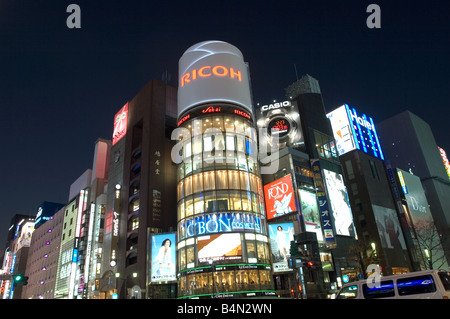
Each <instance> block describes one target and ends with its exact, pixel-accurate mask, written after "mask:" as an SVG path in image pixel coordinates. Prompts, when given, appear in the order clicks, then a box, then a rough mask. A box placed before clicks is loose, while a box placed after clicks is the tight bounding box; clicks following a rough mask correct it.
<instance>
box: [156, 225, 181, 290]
mask: <svg viewBox="0 0 450 319" xmlns="http://www.w3.org/2000/svg"><path fill="white" fill-rule="evenodd" d="M175 246H176V242H175V233H168V234H157V235H151V251H152V255H151V256H152V259H151V263H152V264H151V281H152V282H160V281H173V280H176V263H175V257H176V252H175Z"/></svg>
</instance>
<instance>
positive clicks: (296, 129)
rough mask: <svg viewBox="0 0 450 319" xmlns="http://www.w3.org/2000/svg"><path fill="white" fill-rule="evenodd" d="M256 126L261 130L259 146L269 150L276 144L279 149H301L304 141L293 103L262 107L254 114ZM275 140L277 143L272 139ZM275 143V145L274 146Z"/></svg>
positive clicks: (285, 102)
mask: <svg viewBox="0 0 450 319" xmlns="http://www.w3.org/2000/svg"><path fill="white" fill-rule="evenodd" d="M256 115H257V126H258V128H259V129H262V130H261V131H260V132H259V133H260V144H262V145H265V146H262V147H263V148H264V147H267V149H269V148H271V146H272V144H274V145H276V144H278V146H279V148H280V149H281V148H284V147H292V148H296V149H302V148H303V147H304V144H305V141H304V136H303V131H302V126H301V122H300V113H299V111H298V107H297V104H296V103H295V102H293V101H283V102H277V103H273V104H267V105H263V106H261V107H260V108H259V111H258V112H256ZM274 138H276V139H277V140H278V142H275V141H274V140H273V139H274ZM275 143H276V144H275Z"/></svg>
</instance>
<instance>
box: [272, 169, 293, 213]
mask: <svg viewBox="0 0 450 319" xmlns="http://www.w3.org/2000/svg"><path fill="white" fill-rule="evenodd" d="M264 196H265V200H266V211H267V219H268V220H269V219H272V218H274V217H278V216H282V215H285V214H288V213H291V212H295V211H296V208H295V198H294V192H293V190H292V182H291V175H286V176H284V177H282V178H280V179H278V180H276V181H274V182H272V183H269V184H267V185H264Z"/></svg>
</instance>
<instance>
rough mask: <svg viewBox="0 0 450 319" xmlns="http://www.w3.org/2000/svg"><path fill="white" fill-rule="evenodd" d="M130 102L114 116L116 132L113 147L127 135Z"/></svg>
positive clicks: (114, 132)
mask: <svg viewBox="0 0 450 319" xmlns="http://www.w3.org/2000/svg"><path fill="white" fill-rule="evenodd" d="M127 120H128V102H127V103H126V104H125V105H124V106H123V107H122V108H121V109H120V111H119V112H117V114H116V116H114V131H113V140H112V145H114V144H116V143H117V142H118V141H119V140H120V139H121V138H122V137H124V136H125V134H127Z"/></svg>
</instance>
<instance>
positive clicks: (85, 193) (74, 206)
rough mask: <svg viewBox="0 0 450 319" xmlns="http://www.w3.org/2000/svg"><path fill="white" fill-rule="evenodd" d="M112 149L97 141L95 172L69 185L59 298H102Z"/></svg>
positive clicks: (57, 294) (87, 171) (62, 233)
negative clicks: (108, 183)
mask: <svg viewBox="0 0 450 319" xmlns="http://www.w3.org/2000/svg"><path fill="white" fill-rule="evenodd" d="M110 148H111V142H110V141H108V140H103V139H98V140H97V141H96V143H95V151H94V160H93V165H92V169H87V170H86V171H85V172H84V173H83V174H82V175H81V176H80V177H79V178H78V179H77V180H76V181H75V182H73V183H72V185H71V186H70V191H69V202H68V204H67V205H66V208H65V212H64V222H63V227H62V232H61V244H60V254H59V261H58V270H57V275H56V281H55V294H54V296H55V298H57V299H58V298H64V299H81V298H82V299H86V298H95V297H98V295H99V286H98V282H99V278H100V277H101V275H102V271H101V265H102V254H103V247H102V242H103V240H102V239H103V223H104V222H103V220H104V215H105V207H106V194H105V190H106V189H107V187H106V186H107V182H108V171H109V158H110Z"/></svg>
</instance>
